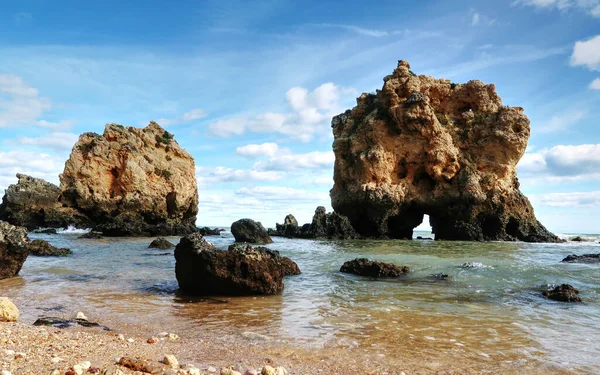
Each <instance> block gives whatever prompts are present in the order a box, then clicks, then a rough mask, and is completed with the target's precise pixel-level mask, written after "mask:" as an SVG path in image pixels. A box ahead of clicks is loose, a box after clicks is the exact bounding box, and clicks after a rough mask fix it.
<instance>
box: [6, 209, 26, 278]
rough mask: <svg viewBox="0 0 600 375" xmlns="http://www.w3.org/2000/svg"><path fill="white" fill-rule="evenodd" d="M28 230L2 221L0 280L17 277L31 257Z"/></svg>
mask: <svg viewBox="0 0 600 375" xmlns="http://www.w3.org/2000/svg"><path fill="white" fill-rule="evenodd" d="M28 246H29V239H28V238H27V229H25V228H23V227H17V226H14V225H11V224H9V223H7V222H5V221H0V280H2V279H6V278H9V277H14V276H16V275H17V274H18V273H19V271H20V270H21V267H23V263H25V260H26V259H27V256H28V255H29V247H28Z"/></svg>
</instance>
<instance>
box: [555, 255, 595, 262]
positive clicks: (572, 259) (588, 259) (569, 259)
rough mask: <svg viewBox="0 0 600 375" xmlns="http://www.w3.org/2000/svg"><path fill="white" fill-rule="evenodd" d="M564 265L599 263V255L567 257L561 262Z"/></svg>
mask: <svg viewBox="0 0 600 375" xmlns="http://www.w3.org/2000/svg"><path fill="white" fill-rule="evenodd" d="M562 261H563V262H566V263H600V254H583V255H575V254H573V255H569V256H567V257H566V258H565V259H563V260H562Z"/></svg>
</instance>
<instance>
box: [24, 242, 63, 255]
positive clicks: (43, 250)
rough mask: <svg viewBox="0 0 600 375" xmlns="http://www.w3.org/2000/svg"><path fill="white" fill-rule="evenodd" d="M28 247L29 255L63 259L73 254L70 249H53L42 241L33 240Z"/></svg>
mask: <svg viewBox="0 0 600 375" xmlns="http://www.w3.org/2000/svg"><path fill="white" fill-rule="evenodd" d="M28 247H29V255H36V256H42V257H48V256H55V257H64V256H67V255H71V254H73V252H72V251H71V250H70V249H65V248H58V247H54V246H52V245H50V244H49V243H48V242H47V241H44V240H33V241H31V242H30V243H29V246H28Z"/></svg>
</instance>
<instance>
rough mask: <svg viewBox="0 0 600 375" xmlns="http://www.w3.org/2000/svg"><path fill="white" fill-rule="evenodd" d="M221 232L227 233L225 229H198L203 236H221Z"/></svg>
mask: <svg viewBox="0 0 600 375" xmlns="http://www.w3.org/2000/svg"><path fill="white" fill-rule="evenodd" d="M221 232H225V229H221V228H214V229H212V228H209V227H202V228H198V233H200V234H201V235H203V236H219V235H220V234H221Z"/></svg>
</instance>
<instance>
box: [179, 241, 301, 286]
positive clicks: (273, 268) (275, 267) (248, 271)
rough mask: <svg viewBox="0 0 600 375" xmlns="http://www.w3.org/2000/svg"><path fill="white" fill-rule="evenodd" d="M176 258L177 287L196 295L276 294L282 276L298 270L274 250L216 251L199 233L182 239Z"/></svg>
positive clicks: (238, 248)
mask: <svg viewBox="0 0 600 375" xmlns="http://www.w3.org/2000/svg"><path fill="white" fill-rule="evenodd" d="M175 261H176V262H175V276H176V277H177V282H178V283H179V288H180V289H181V290H183V291H185V292H186V293H189V294H195V295H256V294H263V295H269V294H277V293H280V292H281V291H282V290H283V277H284V276H285V275H289V274H297V273H298V272H299V270H298V269H297V266H296V267H293V265H292V263H293V262H292V261H291V260H289V259H286V258H284V257H282V256H281V255H279V253H278V252H277V251H272V250H269V249H267V248H264V247H258V248H253V247H252V246H250V245H247V244H234V245H231V246H230V247H229V249H228V250H219V249H217V248H215V247H214V245H212V244H211V243H210V242H207V241H206V240H204V238H202V236H201V235H200V234H198V233H193V234H190V235H188V236H186V237H183V238H182V239H181V241H180V242H179V244H178V245H177V247H176V248H175ZM294 265H295V264H294Z"/></svg>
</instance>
